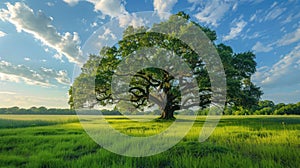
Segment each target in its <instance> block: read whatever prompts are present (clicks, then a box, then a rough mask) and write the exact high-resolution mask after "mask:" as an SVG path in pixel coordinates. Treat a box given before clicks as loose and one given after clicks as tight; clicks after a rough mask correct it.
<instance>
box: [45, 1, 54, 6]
mask: <svg viewBox="0 0 300 168" xmlns="http://www.w3.org/2000/svg"><path fill="white" fill-rule="evenodd" d="M46 5H47V6H49V7H52V6H54V3H53V2H47V3H46Z"/></svg>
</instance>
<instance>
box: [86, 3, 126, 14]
mask: <svg viewBox="0 0 300 168" xmlns="http://www.w3.org/2000/svg"><path fill="white" fill-rule="evenodd" d="M86 1H88V2H90V3H92V4H93V5H94V10H95V11H100V12H101V13H102V14H104V15H108V16H110V17H118V16H120V15H122V14H127V13H128V12H127V11H126V10H125V6H124V4H122V1H121V0H86Z"/></svg>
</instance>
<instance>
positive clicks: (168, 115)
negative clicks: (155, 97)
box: [159, 110, 175, 120]
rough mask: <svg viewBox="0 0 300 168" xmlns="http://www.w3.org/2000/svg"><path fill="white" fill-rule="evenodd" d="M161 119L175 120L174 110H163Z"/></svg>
mask: <svg viewBox="0 0 300 168" xmlns="http://www.w3.org/2000/svg"><path fill="white" fill-rule="evenodd" d="M159 119H164V120H173V119H175V117H174V110H162V112H161V116H160V117H159Z"/></svg>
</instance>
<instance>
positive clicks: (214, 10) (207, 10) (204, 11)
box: [189, 0, 234, 27]
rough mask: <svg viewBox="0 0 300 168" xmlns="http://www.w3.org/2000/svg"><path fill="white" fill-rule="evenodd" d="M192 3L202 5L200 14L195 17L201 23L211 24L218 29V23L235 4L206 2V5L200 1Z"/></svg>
mask: <svg viewBox="0 0 300 168" xmlns="http://www.w3.org/2000/svg"><path fill="white" fill-rule="evenodd" d="M189 2H191V3H197V4H199V5H200V8H201V9H200V12H199V13H197V14H195V15H194V16H195V17H196V18H197V19H198V20H199V21H200V22H204V23H206V24H211V25H212V26H215V27H217V26H218V25H219V24H218V21H220V20H221V19H222V18H223V17H224V15H225V13H226V12H227V11H229V10H230V8H231V6H233V5H234V4H233V3H232V2H230V1H221V0H220V1H206V3H203V4H202V3H200V2H199V1H194V0H189Z"/></svg>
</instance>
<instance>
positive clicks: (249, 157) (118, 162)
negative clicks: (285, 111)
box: [0, 115, 300, 167]
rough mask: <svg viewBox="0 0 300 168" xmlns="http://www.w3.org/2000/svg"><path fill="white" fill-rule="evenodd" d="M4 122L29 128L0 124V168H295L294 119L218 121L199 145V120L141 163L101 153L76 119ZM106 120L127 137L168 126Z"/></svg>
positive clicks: (298, 150)
mask: <svg viewBox="0 0 300 168" xmlns="http://www.w3.org/2000/svg"><path fill="white" fill-rule="evenodd" d="M5 117H8V116H5ZM5 117H3V116H0V118H1V119H2V120H9V121H10V120H14V121H15V122H16V123H18V122H17V120H20V123H22V122H24V121H25V122H28V123H30V122H32V123H33V124H34V125H33V126H32V123H31V125H30V124H28V125H25V126H24V127H23V126H21V125H22V124H19V126H18V128H16V127H15V128H5V127H7V126H4V125H3V124H5V123H4V122H2V123H1V124H2V128H1V129H0V167H300V158H299V155H300V117H299V116H223V117H222V119H221V121H220V122H219V125H218V127H217V128H216V129H215V131H214V132H213V134H212V135H211V136H210V137H209V138H208V139H207V141H205V142H204V143H199V142H198V137H199V132H200V131H201V129H202V125H203V123H204V120H205V117H203V116H201V117H198V119H197V120H196V122H195V123H194V126H193V127H192V128H191V130H190V131H189V133H188V134H187V135H186V136H185V137H184V138H183V139H182V140H181V141H180V142H179V143H178V144H177V145H176V146H174V147H173V148H171V149H169V150H168V151H165V152H163V153H161V154H158V155H155V156H151V157H145V158H131V157H124V156H120V155H116V154H114V153H111V152H109V151H107V150H105V149H103V148H102V147H101V146H99V145H98V144H97V143H95V142H94V141H93V140H92V139H91V138H90V137H89V136H88V135H87V134H86V133H85V131H84V130H83V128H82V126H81V124H80V123H78V122H77V121H76V116H68V117H71V118H68V117H67V116H66V117H65V116H15V117H14V116H13V115H11V116H9V117H8V118H5ZM48 117H51V119H50V118H48ZM106 119H107V121H108V122H109V123H110V124H111V125H112V126H113V127H114V128H116V129H118V130H119V131H120V132H122V133H124V134H128V135H132V136H150V135H154V134H157V133H158V132H161V131H163V130H164V129H166V128H167V127H168V126H169V125H170V124H172V122H155V121H149V122H142V123H139V122H136V121H130V120H127V119H122V118H121V119H120V118H117V117H108V118H106ZM36 121H43V122H54V123H52V124H49V125H43V122H40V123H37V122H36ZM55 121H56V123H55ZM93 122H94V123H97V122H96V120H94V121H93ZM6 124H7V123H6ZM38 124H41V125H38ZM53 124H55V125H53ZM178 131H183V130H178ZM103 136H105V135H103ZM120 143H122V142H120Z"/></svg>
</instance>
